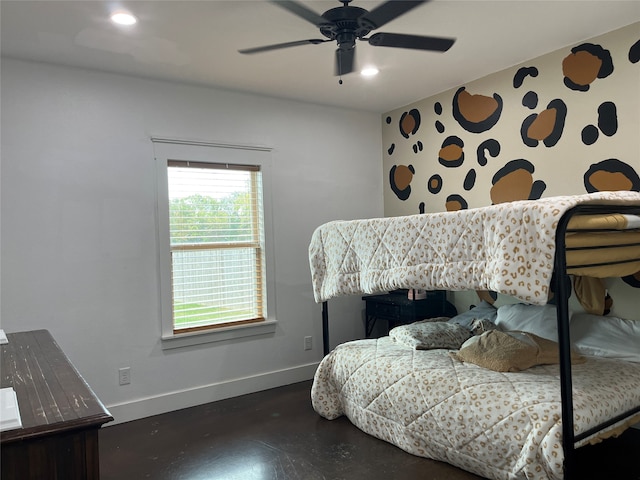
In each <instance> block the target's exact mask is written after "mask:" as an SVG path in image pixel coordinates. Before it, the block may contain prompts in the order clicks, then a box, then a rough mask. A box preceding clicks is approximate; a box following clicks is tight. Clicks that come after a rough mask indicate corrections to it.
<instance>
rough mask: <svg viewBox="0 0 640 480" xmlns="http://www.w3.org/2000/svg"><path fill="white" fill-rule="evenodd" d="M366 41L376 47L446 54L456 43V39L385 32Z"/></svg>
mask: <svg viewBox="0 0 640 480" xmlns="http://www.w3.org/2000/svg"><path fill="white" fill-rule="evenodd" d="M366 40H368V41H369V44H370V45H373V46H374V47H396V48H413V49H416V50H435V51H437V52H446V51H447V50H449V49H450V48H451V46H452V45H453V44H454V43H455V41H456V40H455V38H444V37H425V36H422V35H404V34H402V33H383V32H380V33H376V34H374V35H371V36H370V37H369V38H368V39H366Z"/></svg>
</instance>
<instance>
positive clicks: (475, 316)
mask: <svg viewBox="0 0 640 480" xmlns="http://www.w3.org/2000/svg"><path fill="white" fill-rule="evenodd" d="M497 312H498V310H497V309H496V307H494V306H493V305H491V304H490V303H487V302H485V301H484V300H482V301H481V302H480V305H477V306H475V307H473V308H472V309H471V310H468V311H466V312H464V313H461V314H460V315H456V316H455V317H453V318H450V319H449V323H455V324H458V325H462V326H463V327H467V328H471V324H472V323H473V321H474V320H489V321H491V322H493V321H495V319H496V315H497Z"/></svg>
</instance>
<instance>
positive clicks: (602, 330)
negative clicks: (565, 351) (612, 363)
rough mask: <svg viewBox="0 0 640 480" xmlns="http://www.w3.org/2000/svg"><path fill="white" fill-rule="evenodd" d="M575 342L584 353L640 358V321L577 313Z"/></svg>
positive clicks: (572, 337)
mask: <svg viewBox="0 0 640 480" xmlns="http://www.w3.org/2000/svg"><path fill="white" fill-rule="evenodd" d="M571 344H572V345H573V347H574V348H575V349H576V350H577V351H578V352H580V353H582V354H583V355H595V356H599V357H606V358H616V359H620V360H628V361H630V362H640V321H633V320H626V319H624V318H618V317H602V316H600V315H591V314H589V313H576V314H575V315H574V316H573V317H572V318H571Z"/></svg>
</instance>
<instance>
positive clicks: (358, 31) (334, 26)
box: [320, 4, 372, 50]
mask: <svg viewBox="0 0 640 480" xmlns="http://www.w3.org/2000/svg"><path fill="white" fill-rule="evenodd" d="M366 13H368V12H367V10H365V9H364V8H359V7H351V6H349V5H346V4H345V5H344V6H342V7H336V8H332V9H330V10H327V11H326V12H324V13H323V14H322V18H324V19H325V20H327V23H326V24H323V25H320V33H322V35H324V36H325V37H327V38H329V39H331V40H335V41H336V42H337V43H338V47H339V48H340V49H343V50H347V49H351V48H354V47H355V45H356V39H362V37H364V36H365V35H367V34H368V33H369V32H370V31H371V29H372V28H371V27H370V26H368V25H363V24H362V22H360V21H359V19H360V17H362V16H363V15H364V14H366Z"/></svg>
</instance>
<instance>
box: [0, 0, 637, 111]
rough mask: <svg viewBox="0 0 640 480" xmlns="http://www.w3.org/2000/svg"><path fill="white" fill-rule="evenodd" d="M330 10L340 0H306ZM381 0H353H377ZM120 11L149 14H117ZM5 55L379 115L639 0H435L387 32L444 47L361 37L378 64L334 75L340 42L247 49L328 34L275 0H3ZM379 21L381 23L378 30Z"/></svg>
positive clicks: (611, 22) (361, 2) (581, 31)
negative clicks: (112, 17)
mask: <svg viewBox="0 0 640 480" xmlns="http://www.w3.org/2000/svg"><path fill="white" fill-rule="evenodd" d="M301 3H304V4H305V5H306V6H307V7H309V8H310V9H312V10H314V11H316V12H318V13H319V14H321V13H322V12H324V11H325V10H328V9H329V8H333V7H336V6H340V4H339V3H338V2H337V1H336V0H321V1H302V2H301ZM380 3H381V2H380V1H371V0H354V1H353V3H352V5H353V6H359V7H362V8H365V9H367V10H371V9H373V8H374V7H375V6H377V5H379V4H380ZM115 9H126V10H129V11H130V12H131V13H133V14H135V15H136V16H137V17H138V18H139V22H138V24H137V25H135V26H133V27H126V28H123V27H117V26H115V25H113V24H111V22H110V21H109V19H108V17H109V14H110V13H111V12H112V11H113V10H115ZM0 17H1V22H2V23H1V29H0V33H1V38H0V46H1V48H2V55H3V56H7V57H13V58H22V59H29V60H36V61H45V62H51V63H57V64H63V65H69V66H77V67H86V68H92V69H99V70H104V71H110V72H117V73H122V74H128V75H135V76H140V77H146V78H156V79H164V80H170V81H174V82H185V83H190V84H197V85H205V86H215V87H222V88H227V89H233V90H239V91H244V92H254V93H258V94H263V95H269V96H275V97H283V98H290V99H296V100H304V101H309V102H313V103H318V104H324V105H332V106H342V107H347V108H354V109H360V110H366V111H372V112H378V113H384V112H387V111H390V110H393V109H395V108H399V107H402V106H404V105H407V104H409V103H412V102H414V101H417V100H420V99H422V98H426V97H428V96H431V95H433V94H436V93H439V92H442V91H445V90H447V89H450V88H453V87H456V86H459V85H463V84H465V83H467V82H469V81H472V80H475V79H477V78H480V77H483V76H485V75H487V74H490V73H493V72H496V71H499V70H502V69H504V68H507V67H510V66H513V65H516V64H518V63H521V62H524V61H526V60H529V59H532V58H535V57H537V56H539V55H542V54H545V53H548V52H551V51H554V50H556V49H558V48H561V47H565V46H567V45H571V44H575V43H579V42H581V41H583V40H586V39H589V38H592V37H594V36H597V35H600V34H602V33H606V32H609V31H611V30H615V29H617V28H620V27H623V26H625V25H629V24H631V23H634V22H638V21H640V1H637V0H631V1H629V0H625V1H617V0H600V1H598V0H565V1H558V0H552V1H543V0H497V1H488V0H469V1H463V0H434V1H432V2H428V3H425V4H424V5H421V6H419V7H417V8H415V9H414V10H412V11H410V12H409V13H407V14H405V15H403V16H401V17H399V18H397V19H395V20H393V21H391V22H389V23H388V24H386V25H384V26H383V27H382V28H380V29H379V30H377V31H383V32H394V33H410V34H417V35H434V36H445V37H455V38H456V39H457V41H456V43H455V44H454V46H453V47H452V48H451V49H450V50H449V51H448V52H446V53H435V52H424V51H418V50H404V49H396V48H388V47H372V46H370V45H368V44H367V43H366V42H358V46H357V47H356V64H357V66H360V67H362V66H365V65H368V64H375V65H377V66H378V68H379V69H380V74H379V75H378V76H377V77H375V78H363V77H361V76H360V75H359V74H357V73H352V74H349V75H346V76H344V77H343V82H344V83H343V84H342V85H339V84H338V79H337V78H336V77H334V76H333V68H334V66H333V62H334V51H335V48H336V46H335V44H334V43H333V42H327V43H323V44H319V45H304V46H298V47H293V48H287V49H283V50H277V51H270V52H265V53H260V54H254V55H242V54H239V53H238V50H239V49H243V48H249V47H255V46H261V45H269V44H274V43H280V42H288V41H294V40H305V39H310V38H323V37H322V36H321V35H320V34H319V33H318V32H317V31H316V28H315V26H314V25H312V24H311V23H308V22H306V21H305V20H303V19H301V18H299V17H296V16H294V15H293V14H291V13H290V12H288V11H286V10H284V9H282V8H279V7H278V6H276V5H273V4H272V3H269V2H267V1H250V0H233V1H219V0H215V1H212V0H209V1H202V0H201V1H186V0H173V1H166V0H165V1H163V0H156V1H126V0H123V1H120V2H117V1H101V0H88V1H78V0H73V1H57V0H42V1H34V0H2V1H1V2H0ZM375 32H376V31H374V32H373V33H375Z"/></svg>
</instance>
